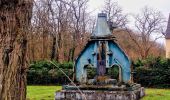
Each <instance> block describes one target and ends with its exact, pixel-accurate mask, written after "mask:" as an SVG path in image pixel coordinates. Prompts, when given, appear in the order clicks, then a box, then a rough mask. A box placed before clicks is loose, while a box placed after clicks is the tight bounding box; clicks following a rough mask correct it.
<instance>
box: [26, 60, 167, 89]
mask: <svg viewBox="0 0 170 100" xmlns="http://www.w3.org/2000/svg"><path fill="white" fill-rule="evenodd" d="M52 62H53V63H55V65H56V66H58V67H59V68H60V69H62V70H63V71H64V72H65V73H66V74H67V75H68V76H69V77H70V78H71V79H72V77H73V62H64V63H58V62H56V61H52ZM56 66H54V65H53V64H51V63H49V62H47V61H36V62H32V63H31V65H30V67H29V70H28V74H27V83H28V84H29V85H49V84H68V83H70V81H69V80H68V79H67V77H66V76H64V75H63V73H62V72H61V71H60V70H59V69H58V68H57V67H56ZM132 66H133V69H134V72H135V73H134V75H133V77H134V78H133V79H134V82H135V83H140V84H141V85H142V86H144V87H158V88H170V60H169V59H164V58H160V57H158V58H154V57H149V58H147V59H145V60H141V59H138V60H136V61H133V63H132ZM87 72H88V76H87V77H88V79H91V78H94V77H95V75H96V69H94V68H88V69H87ZM108 74H109V75H111V77H112V78H118V69H117V68H116V67H115V69H110V70H108Z"/></svg>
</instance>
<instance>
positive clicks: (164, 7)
mask: <svg viewBox="0 0 170 100" xmlns="http://www.w3.org/2000/svg"><path fill="white" fill-rule="evenodd" d="M114 1H115V2H118V5H119V6H120V7H122V8H123V12H124V13H130V14H136V13H139V12H140V10H141V8H143V7H144V6H149V7H151V8H153V9H156V10H158V11H161V12H162V13H163V15H164V17H165V18H166V19H167V20H168V17H169V13H170V0H114ZM103 4H104V0H90V1H89V6H90V11H94V12H93V14H95V15H97V13H99V12H101V8H102V6H103ZM159 42H160V43H163V44H164V39H160V40H159Z"/></svg>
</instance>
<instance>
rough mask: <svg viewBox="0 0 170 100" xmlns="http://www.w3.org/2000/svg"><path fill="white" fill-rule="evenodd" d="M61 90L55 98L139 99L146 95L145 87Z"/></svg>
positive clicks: (64, 99)
mask: <svg viewBox="0 0 170 100" xmlns="http://www.w3.org/2000/svg"><path fill="white" fill-rule="evenodd" d="M81 91H82V93H83V94H81V93H80V91H78V90H61V91H58V92H56V94H55V100H139V99H140V98H142V97H143V96H144V95H145V92H144V91H145V90H144V88H143V87H141V88H139V89H136V90H132V91H101V90H81Z"/></svg>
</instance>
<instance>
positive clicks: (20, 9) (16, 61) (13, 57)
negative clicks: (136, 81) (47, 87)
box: [0, 0, 33, 100]
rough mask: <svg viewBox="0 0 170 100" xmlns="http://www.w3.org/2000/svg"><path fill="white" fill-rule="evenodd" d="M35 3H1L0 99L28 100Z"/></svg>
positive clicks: (21, 0) (17, 0)
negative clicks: (29, 40)
mask: <svg viewBox="0 0 170 100" xmlns="http://www.w3.org/2000/svg"><path fill="white" fill-rule="evenodd" d="M32 6H33V1H32V0H0V100H25V99H26V69H27V63H26V54H27V34H28V27H29V24H30V20H31V16H32V15H31V14H32Z"/></svg>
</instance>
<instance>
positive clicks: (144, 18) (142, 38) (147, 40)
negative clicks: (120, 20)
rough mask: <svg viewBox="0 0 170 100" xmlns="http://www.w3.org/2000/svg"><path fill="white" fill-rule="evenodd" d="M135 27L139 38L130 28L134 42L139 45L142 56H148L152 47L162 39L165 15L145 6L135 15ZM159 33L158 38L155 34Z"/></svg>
mask: <svg viewBox="0 0 170 100" xmlns="http://www.w3.org/2000/svg"><path fill="white" fill-rule="evenodd" d="M134 18H135V27H136V30H137V32H135V33H137V35H138V38H137V39H136V38H134V37H133V35H132V34H131V33H132V32H130V31H129V30H128V33H129V35H130V37H131V39H132V40H133V41H134V43H135V44H136V45H137V46H138V50H139V51H140V55H141V57H142V58H146V57H147V56H148V55H149V52H150V50H151V48H152V47H153V46H154V45H155V42H156V41H157V40H158V39H160V38H161V37H162V36H163V35H162V32H163V28H164V22H165V20H164V17H163V15H162V14H161V12H159V11H156V10H154V9H151V8H149V7H147V6H146V7H144V8H143V9H142V12H141V13H140V14H137V15H135V16H134ZM157 34H159V35H158V36H157V37H156V38H153V36H154V35H157Z"/></svg>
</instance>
